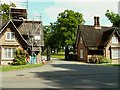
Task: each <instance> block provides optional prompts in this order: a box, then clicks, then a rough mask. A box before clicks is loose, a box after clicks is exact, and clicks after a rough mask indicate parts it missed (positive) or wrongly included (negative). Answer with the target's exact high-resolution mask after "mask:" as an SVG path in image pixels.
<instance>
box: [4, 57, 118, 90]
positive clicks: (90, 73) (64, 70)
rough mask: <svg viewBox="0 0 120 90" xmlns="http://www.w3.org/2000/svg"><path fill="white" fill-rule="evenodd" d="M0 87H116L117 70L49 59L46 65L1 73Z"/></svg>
mask: <svg viewBox="0 0 120 90" xmlns="http://www.w3.org/2000/svg"><path fill="white" fill-rule="evenodd" d="M2 87H3V88H116V90H118V67H116V66H103V65H94V64H85V63H80V62H73V61H62V60H56V59H54V60H52V62H51V63H48V64H46V65H43V66H40V67H36V68H30V69H24V70H18V71H9V72H3V73H2Z"/></svg>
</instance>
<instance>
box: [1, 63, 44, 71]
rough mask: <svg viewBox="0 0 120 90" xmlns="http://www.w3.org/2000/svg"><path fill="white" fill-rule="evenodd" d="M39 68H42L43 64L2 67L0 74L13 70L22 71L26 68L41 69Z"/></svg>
mask: <svg viewBox="0 0 120 90" xmlns="http://www.w3.org/2000/svg"><path fill="white" fill-rule="evenodd" d="M39 66H42V64H27V65H21V66H1V67H0V72H5V71H11V70H22V69H26V68H33V67H39Z"/></svg>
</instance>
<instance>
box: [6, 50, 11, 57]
mask: <svg viewBox="0 0 120 90" xmlns="http://www.w3.org/2000/svg"><path fill="white" fill-rule="evenodd" d="M7 58H11V49H10V48H8V57H7Z"/></svg>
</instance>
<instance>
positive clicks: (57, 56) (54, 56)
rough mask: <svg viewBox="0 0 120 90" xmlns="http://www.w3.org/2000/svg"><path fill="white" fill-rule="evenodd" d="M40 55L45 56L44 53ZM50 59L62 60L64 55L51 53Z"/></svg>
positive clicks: (62, 53)
mask: <svg viewBox="0 0 120 90" xmlns="http://www.w3.org/2000/svg"><path fill="white" fill-rule="evenodd" d="M42 55H43V56H47V54H46V53H42ZM50 57H51V58H59V59H64V58H65V53H64V52H58V53H51V55H50Z"/></svg>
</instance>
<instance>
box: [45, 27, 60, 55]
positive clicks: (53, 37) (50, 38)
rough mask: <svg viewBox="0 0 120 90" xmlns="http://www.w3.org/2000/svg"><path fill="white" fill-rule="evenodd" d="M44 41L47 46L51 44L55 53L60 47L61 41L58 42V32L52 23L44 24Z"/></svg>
mask: <svg viewBox="0 0 120 90" xmlns="http://www.w3.org/2000/svg"><path fill="white" fill-rule="evenodd" d="M43 31H44V42H45V48H47V47H48V46H50V48H51V51H52V50H53V49H54V53H55V51H56V49H59V44H58V43H59V42H58V38H57V37H58V34H57V33H56V31H55V29H53V27H52V25H49V26H44V28H43Z"/></svg>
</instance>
